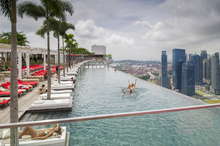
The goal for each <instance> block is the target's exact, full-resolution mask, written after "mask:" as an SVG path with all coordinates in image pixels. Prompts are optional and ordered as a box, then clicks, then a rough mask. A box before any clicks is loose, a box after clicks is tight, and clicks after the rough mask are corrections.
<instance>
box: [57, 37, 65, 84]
mask: <svg viewBox="0 0 220 146" xmlns="http://www.w3.org/2000/svg"><path fill="white" fill-rule="evenodd" d="M57 40H58V83H59V84H60V36H59V34H58V35H57ZM63 69H64V70H65V68H64V67H63Z"/></svg>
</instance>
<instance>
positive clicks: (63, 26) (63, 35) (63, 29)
mask: <svg viewBox="0 0 220 146" xmlns="http://www.w3.org/2000/svg"><path fill="white" fill-rule="evenodd" d="M68 29H72V30H75V26H74V25H73V24H71V23H63V25H62V31H61V32H60V35H61V36H62V41H63V62H64V60H65V57H64V38H65V34H66V31H67V30H68ZM65 66H66V67H67V72H68V65H66V64H64V68H65ZM63 76H64V77H65V69H64V70H63Z"/></svg>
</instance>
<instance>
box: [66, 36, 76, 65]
mask: <svg viewBox="0 0 220 146" xmlns="http://www.w3.org/2000/svg"><path fill="white" fill-rule="evenodd" d="M64 38H65V43H66V47H65V49H68V53H69V54H72V49H71V48H72V47H73V45H74V42H76V40H75V39H74V35H73V34H65V36H64ZM75 45H76V44H75ZM72 58H73V57H72V56H71V60H72ZM71 62H72V61H71Z"/></svg>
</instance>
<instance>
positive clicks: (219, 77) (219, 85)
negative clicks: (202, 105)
mask: <svg viewBox="0 0 220 146" xmlns="http://www.w3.org/2000/svg"><path fill="white" fill-rule="evenodd" d="M211 68H212V79H211V89H210V91H211V92H212V93H214V94H217V95H219V94H220V68H219V53H215V54H213V55H212V62H211Z"/></svg>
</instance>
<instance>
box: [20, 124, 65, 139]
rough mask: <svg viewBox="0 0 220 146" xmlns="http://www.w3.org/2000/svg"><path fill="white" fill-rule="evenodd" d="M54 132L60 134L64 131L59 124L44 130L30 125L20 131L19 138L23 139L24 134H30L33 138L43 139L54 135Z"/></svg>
mask: <svg viewBox="0 0 220 146" xmlns="http://www.w3.org/2000/svg"><path fill="white" fill-rule="evenodd" d="M54 132H56V133H58V134H61V133H62V131H61V128H60V127H59V124H56V125H55V126H54V127H53V128H50V129H42V130H34V129H33V128H32V127H31V126H28V127H25V128H24V130H23V131H19V139H21V138H22V136H23V135H30V136H31V137H32V140H34V139H40V140H42V139H46V138H48V137H50V136H52V135H53V133H54Z"/></svg>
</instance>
